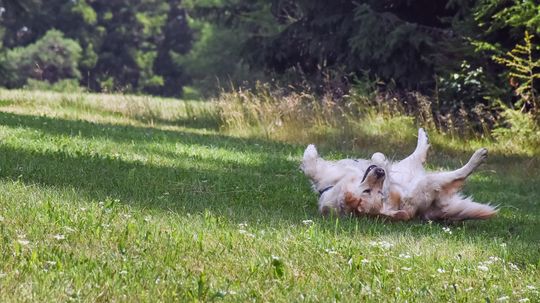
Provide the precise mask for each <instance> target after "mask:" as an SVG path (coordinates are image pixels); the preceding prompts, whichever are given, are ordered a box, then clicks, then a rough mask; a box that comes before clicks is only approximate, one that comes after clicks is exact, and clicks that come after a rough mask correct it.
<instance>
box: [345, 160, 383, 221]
mask: <svg viewBox="0 0 540 303" xmlns="http://www.w3.org/2000/svg"><path fill="white" fill-rule="evenodd" d="M385 177H386V172H385V171H384V169H382V168H381V167H379V166H377V165H371V166H369V167H368V168H367V169H366V171H365V173H364V176H363V178H362V179H361V182H360V183H359V184H356V185H355V188H353V189H351V190H349V191H347V192H345V196H344V202H345V205H344V206H345V209H346V211H347V212H351V213H354V214H357V215H377V214H379V213H380V210H381V209H382V207H383V193H382V189H383V183H384V179H385Z"/></svg>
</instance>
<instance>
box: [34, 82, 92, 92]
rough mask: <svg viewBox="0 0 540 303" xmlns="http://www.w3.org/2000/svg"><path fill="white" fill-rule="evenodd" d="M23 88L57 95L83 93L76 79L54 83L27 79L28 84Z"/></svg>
mask: <svg viewBox="0 0 540 303" xmlns="http://www.w3.org/2000/svg"><path fill="white" fill-rule="evenodd" d="M24 88H25V89H29V90H42V91H53V92H59V93H62V92H63V93H81V92H84V91H85V90H84V88H82V87H80V86H79V80H77V79H63V80H60V81H58V82H56V83H49V82H47V81H39V80H34V79H28V82H27V84H26V85H25V86H24Z"/></svg>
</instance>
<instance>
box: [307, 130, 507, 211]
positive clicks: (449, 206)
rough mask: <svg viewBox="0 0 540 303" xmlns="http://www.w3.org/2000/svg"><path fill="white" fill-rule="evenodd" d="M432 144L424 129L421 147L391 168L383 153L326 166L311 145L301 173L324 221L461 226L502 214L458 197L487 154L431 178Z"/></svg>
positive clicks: (477, 154)
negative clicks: (365, 218)
mask: <svg viewBox="0 0 540 303" xmlns="http://www.w3.org/2000/svg"><path fill="white" fill-rule="evenodd" d="M428 149H429V143H428V138H427V135H426V133H425V132H424V130H423V129H419V130H418V144H417V146H416V149H415V151H414V152H413V153H412V154H411V155H410V156H408V157H407V158H405V159H403V160H401V161H398V162H395V163H390V162H388V161H387V160H386V157H385V156H384V155H383V154H381V153H375V154H374V155H373V156H372V157H371V160H363V159H359V160H352V159H345V160H340V161H326V160H324V159H322V158H321V157H320V156H319V154H318V153H317V150H316V149H315V146H313V145H309V146H308V147H307V148H306V150H305V152H304V158H303V161H302V165H301V168H302V170H303V171H304V173H305V174H306V175H307V176H308V177H309V178H310V180H311V181H312V183H313V188H314V189H315V190H316V191H317V192H318V193H319V195H320V197H319V210H320V211H321V213H322V214H323V215H326V214H328V213H329V212H331V211H335V212H337V213H338V214H340V215H341V214H355V215H377V216H385V217H389V218H392V219H395V220H409V219H412V218H415V217H420V218H423V219H426V220H450V221H459V220H466V219H487V218H490V217H492V216H494V215H495V214H496V213H497V210H496V209H495V208H494V207H493V206H490V205H487V204H480V203H476V202H473V201H472V200H471V199H470V198H468V197H464V196H462V195H461V194H460V193H459V190H460V189H461V187H462V186H463V183H464V182H465V179H466V178H467V177H468V176H469V175H470V174H471V173H472V172H473V171H474V170H475V169H476V168H477V167H478V166H479V165H480V164H481V163H482V162H483V161H484V160H485V159H486V156H487V150H486V149H485V148H481V149H479V150H477V151H476V152H475V153H474V154H473V156H472V157H471V159H470V160H469V162H468V163H467V164H465V166H463V167H462V168H460V169H457V170H454V171H449V172H433V173H428V172H426V171H425V170H424V166H423V164H424V163H425V161H426V156H427V151H428Z"/></svg>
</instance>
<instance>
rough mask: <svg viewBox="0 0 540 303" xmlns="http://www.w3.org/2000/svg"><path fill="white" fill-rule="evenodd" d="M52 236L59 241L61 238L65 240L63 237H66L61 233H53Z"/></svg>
mask: <svg viewBox="0 0 540 303" xmlns="http://www.w3.org/2000/svg"><path fill="white" fill-rule="evenodd" d="M52 237H53V238H55V239H56V240H58V241H61V240H65V239H66V236H64V235H62V234H56V235H53V236H52Z"/></svg>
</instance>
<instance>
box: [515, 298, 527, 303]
mask: <svg viewBox="0 0 540 303" xmlns="http://www.w3.org/2000/svg"><path fill="white" fill-rule="evenodd" d="M529 301H530V300H529V298H522V299H519V300H518V302H520V303H524V302H529Z"/></svg>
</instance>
